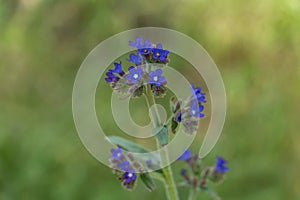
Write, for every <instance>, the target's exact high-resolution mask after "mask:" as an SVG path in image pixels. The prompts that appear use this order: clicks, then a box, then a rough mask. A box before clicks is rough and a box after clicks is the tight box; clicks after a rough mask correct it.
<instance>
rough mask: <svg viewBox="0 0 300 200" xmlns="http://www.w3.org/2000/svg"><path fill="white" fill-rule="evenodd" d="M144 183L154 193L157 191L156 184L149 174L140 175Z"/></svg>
mask: <svg viewBox="0 0 300 200" xmlns="http://www.w3.org/2000/svg"><path fill="white" fill-rule="evenodd" d="M140 178H141V180H142V182H143V183H144V184H145V186H146V188H147V189H149V190H150V192H152V191H153V190H154V189H155V184H154V181H153V179H152V178H151V176H150V175H149V173H143V174H140Z"/></svg>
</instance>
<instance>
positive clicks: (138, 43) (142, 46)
mask: <svg viewBox="0 0 300 200" xmlns="http://www.w3.org/2000/svg"><path fill="white" fill-rule="evenodd" d="M129 45H130V46H132V47H135V48H137V49H138V53H139V54H142V55H148V54H149V53H150V52H151V49H152V44H151V43H150V41H149V40H145V41H144V43H143V39H142V38H140V37H136V38H135V41H129Z"/></svg>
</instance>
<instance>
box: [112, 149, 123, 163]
mask: <svg viewBox="0 0 300 200" xmlns="http://www.w3.org/2000/svg"><path fill="white" fill-rule="evenodd" d="M110 152H111V156H110V157H109V158H110V159H114V160H119V159H120V158H121V157H122V156H123V155H122V149H121V147H120V146H117V149H111V150H110Z"/></svg>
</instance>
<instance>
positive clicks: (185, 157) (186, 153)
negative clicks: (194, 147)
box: [177, 149, 191, 161]
mask: <svg viewBox="0 0 300 200" xmlns="http://www.w3.org/2000/svg"><path fill="white" fill-rule="evenodd" d="M190 158H191V151H190V150H188V149H186V150H184V152H183V153H182V154H181V156H179V158H178V159H177V160H185V161H187V160H189V159H190Z"/></svg>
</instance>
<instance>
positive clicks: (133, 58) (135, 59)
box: [127, 53, 142, 65]
mask: <svg viewBox="0 0 300 200" xmlns="http://www.w3.org/2000/svg"><path fill="white" fill-rule="evenodd" d="M127 61H129V62H133V63H134V64H135V65H139V64H141V62H142V57H141V56H140V55H139V54H138V55H136V54H134V53H131V54H130V55H129V59H128V60H127Z"/></svg>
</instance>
